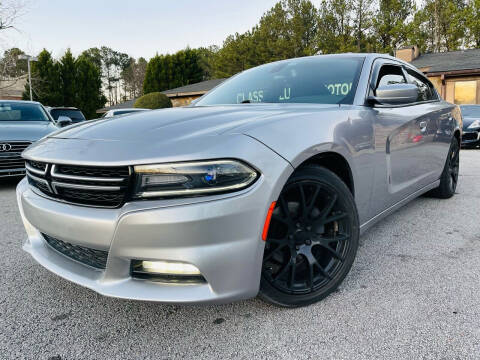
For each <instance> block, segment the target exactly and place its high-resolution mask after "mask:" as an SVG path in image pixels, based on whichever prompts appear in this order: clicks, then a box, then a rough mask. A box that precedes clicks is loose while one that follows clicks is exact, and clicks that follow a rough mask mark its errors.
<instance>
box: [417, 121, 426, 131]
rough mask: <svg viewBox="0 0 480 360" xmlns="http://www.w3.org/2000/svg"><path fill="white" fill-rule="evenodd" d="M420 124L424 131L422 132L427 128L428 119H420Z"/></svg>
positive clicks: (421, 129)
mask: <svg viewBox="0 0 480 360" xmlns="http://www.w3.org/2000/svg"><path fill="white" fill-rule="evenodd" d="M418 126H419V127H420V131H422V132H424V131H426V130H427V122H426V121H420V122H419V123H418Z"/></svg>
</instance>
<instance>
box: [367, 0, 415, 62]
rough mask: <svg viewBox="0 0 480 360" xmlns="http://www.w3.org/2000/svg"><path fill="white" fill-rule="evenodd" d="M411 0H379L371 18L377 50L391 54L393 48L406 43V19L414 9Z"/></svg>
mask: <svg viewBox="0 0 480 360" xmlns="http://www.w3.org/2000/svg"><path fill="white" fill-rule="evenodd" d="M413 6H414V4H413V3H412V0H380V3H379V8H378V10H377V12H376V15H375V16H374V18H373V23H372V25H373V32H374V36H375V39H376V42H377V43H378V48H377V49H376V50H377V51H379V52H385V53H389V54H390V55H393V53H394V50H395V49H398V48H399V47H401V46H403V45H407V44H406V41H407V36H408V19H409V17H410V16H411V15H412V13H413V12H414V11H415V8H414V7H413Z"/></svg>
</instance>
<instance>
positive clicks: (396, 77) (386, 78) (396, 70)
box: [377, 65, 406, 88]
mask: <svg viewBox="0 0 480 360" xmlns="http://www.w3.org/2000/svg"><path fill="white" fill-rule="evenodd" d="M403 83H406V81H405V77H404V76H403V71H402V68H401V67H400V66H393V65H384V66H382V68H381V69H380V72H379V73H378V78H377V88H378V87H380V86H387V85H393V84H403Z"/></svg>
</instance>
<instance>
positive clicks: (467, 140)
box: [462, 128, 480, 147]
mask: <svg viewBox="0 0 480 360" xmlns="http://www.w3.org/2000/svg"><path fill="white" fill-rule="evenodd" d="M478 145H480V128H479V129H473V130H472V129H465V130H463V133H462V146H465V147H468V146H471V147H473V146H478Z"/></svg>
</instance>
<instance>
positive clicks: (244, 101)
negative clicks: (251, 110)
mask: <svg viewBox="0 0 480 360" xmlns="http://www.w3.org/2000/svg"><path fill="white" fill-rule="evenodd" d="M251 102H252V100H248V99H247V100H243V101H242V102H241V103H240V104H250V103H251Z"/></svg>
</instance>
